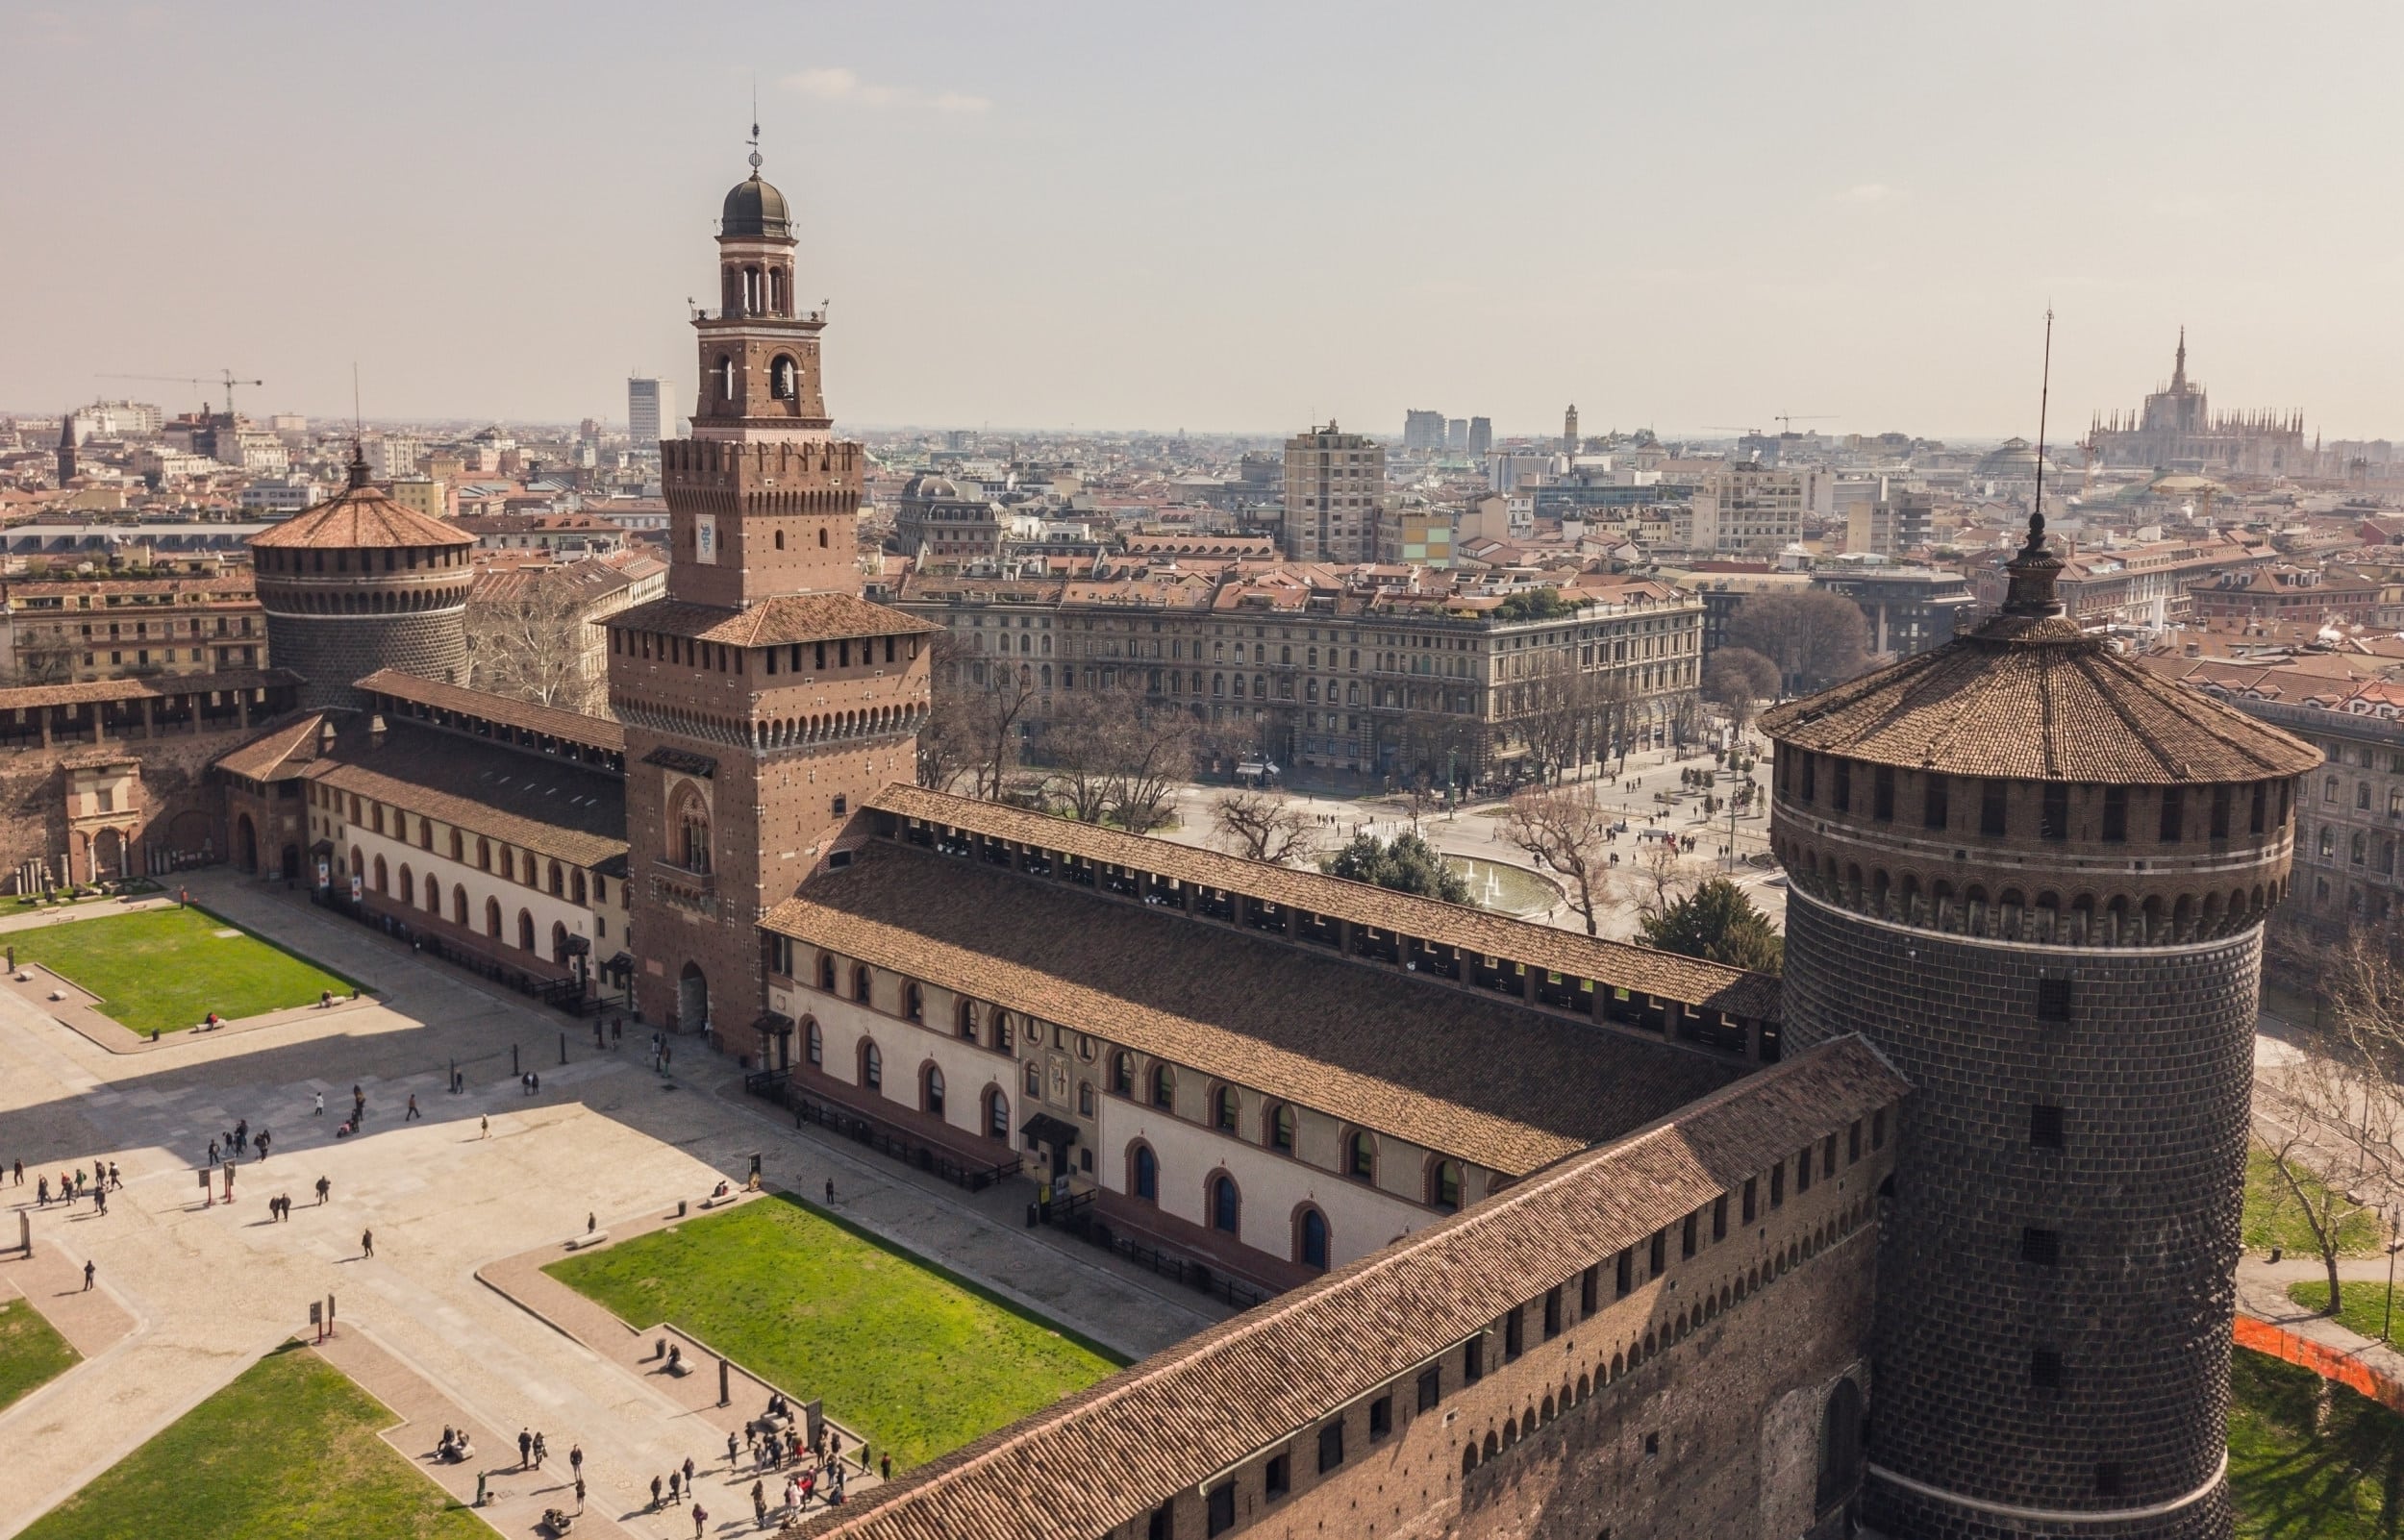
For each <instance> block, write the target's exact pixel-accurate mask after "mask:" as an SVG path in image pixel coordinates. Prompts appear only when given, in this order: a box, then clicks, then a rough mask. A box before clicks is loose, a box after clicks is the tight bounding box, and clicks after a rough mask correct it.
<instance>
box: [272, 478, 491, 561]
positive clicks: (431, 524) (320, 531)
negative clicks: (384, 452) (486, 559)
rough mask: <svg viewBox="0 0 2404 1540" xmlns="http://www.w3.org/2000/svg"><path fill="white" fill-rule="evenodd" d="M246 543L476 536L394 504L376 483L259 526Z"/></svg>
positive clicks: (443, 541)
mask: <svg viewBox="0 0 2404 1540" xmlns="http://www.w3.org/2000/svg"><path fill="white" fill-rule="evenodd" d="M249 543H250V544H251V545H253V546H255V547H256V546H263V547H270V548H274V549H279V550H303V551H309V550H315V551H337V550H342V551H361V550H382V549H384V548H385V547H388V546H391V547H410V546H414V547H417V548H419V549H424V548H427V547H439V546H459V545H474V544H475V543H476V537H475V536H474V535H472V534H466V533H464V532H463V531H461V530H459V529H457V528H455V527H453V526H452V525H449V524H446V523H444V522H443V521H442V520H440V519H430V518H428V517H426V516H425V515H424V514H423V513H420V512H418V511H417V510H416V509H413V508H410V507H407V506H406V505H403V504H400V503H396V502H394V501H392V499H391V498H390V497H389V496H388V495H386V494H385V493H384V492H383V491H381V490H379V489H378V488H376V487H373V486H354V487H349V488H346V489H345V490H343V491H342V492H341V493H339V494H338V495H337V496H335V497H332V498H330V499H328V500H327V501H325V502H323V503H320V504H318V505H317V506H316V507H315V508H310V509H302V510H301V511H299V512H298V513H295V514H293V515H292V516H291V517H290V518H288V519H286V520H285V521H284V522H283V523H281V524H278V525H275V526H273V527H271V528H269V529H265V530H263V531H261V532H260V533H259V534H254V535H252V536H251V537H250V542H249Z"/></svg>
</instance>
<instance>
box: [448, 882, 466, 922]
mask: <svg viewBox="0 0 2404 1540" xmlns="http://www.w3.org/2000/svg"><path fill="white" fill-rule="evenodd" d="M451 923H452V924H453V925H456V926H458V927H459V928H460V929H462V930H465V929H466V928H467V889H465V888H463V887H454V888H452V889H451Z"/></svg>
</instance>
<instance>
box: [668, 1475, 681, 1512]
mask: <svg viewBox="0 0 2404 1540" xmlns="http://www.w3.org/2000/svg"><path fill="white" fill-rule="evenodd" d="M684 1501H685V1476H684V1473H683V1472H682V1471H678V1470H674V1469H670V1470H669V1472H668V1473H667V1502H668V1506H670V1507H674V1506H676V1505H677V1504H678V1503H682V1502H684Z"/></svg>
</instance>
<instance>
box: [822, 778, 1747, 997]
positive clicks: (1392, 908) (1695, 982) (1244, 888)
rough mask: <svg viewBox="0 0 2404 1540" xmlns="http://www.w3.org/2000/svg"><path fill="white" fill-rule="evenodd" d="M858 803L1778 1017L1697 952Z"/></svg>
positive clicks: (1066, 827) (1309, 877)
mask: <svg viewBox="0 0 2404 1540" xmlns="http://www.w3.org/2000/svg"><path fill="white" fill-rule="evenodd" d="M868 806H869V807H877V808H881V809H883V810H884V811H886V812H889V813H897V814H900V815H901V816H904V817H909V818H921V819H925V820H927V821H929V822H931V823H938V824H949V825H951V826H953V827H954V828H959V829H971V830H976V831H978V832H982V833H986V834H989V835H991V836H993V837H994V838H997V839H1014V840H1017V841H1018V842H1020V843H1021V844H1026V845H1036V846H1039V847H1042V848H1044V849H1047V850H1056V851H1061V852H1064V853H1065V854H1068V855H1073V856H1083V857H1086V858H1087V859H1089V860H1095V861H1102V862H1106V863H1108V864H1111V865H1115V866H1123V867H1127V868H1130V869H1132V870H1135V871H1140V872H1152V873H1157V874H1159V875H1161V876H1164V877H1173V878H1177V879H1180V880H1181V881H1184V882H1198V883H1200V884H1202V885H1203V886H1206V887H1215V888H1219V889H1222V890H1224V891H1227V892H1231V893H1248V894H1251V895H1253V896H1255V897H1257V898H1262V899H1266V900H1268V901H1269V902H1270V903H1273V904H1280V905H1285V906H1288V907H1292V908H1297V909H1305V910H1308V911H1309V912H1311V913H1313V914H1326V915H1333V916H1336V917H1338V918H1340V919H1344V920H1348V921H1351V922H1353V923H1355V924H1360V925H1369V926H1375V927H1377V928H1378V929H1380V930H1385V931H1395V932H1397V933H1399V934H1403V935H1411V936H1416V937H1418V938H1419V939H1421V940H1423V941H1440V942H1444V943H1446V944H1449V945H1452V946H1457V947H1459V948H1461V949H1462V950H1463V951H1465V952H1477V953H1481V954H1483V955H1485V956H1490V957H1508V958H1510V959H1511V960H1512V961H1515V962H1523V963H1525V964H1527V965H1528V966H1529V967H1531V968H1536V967H1542V968H1548V969H1550V970H1551V971H1553V972H1554V973H1559V974H1566V975H1568V976H1571V977H1573V978H1579V979H1592V980H1595V981H1598V982H1601V983H1607V984H1613V985H1615V986H1616V987H1618V988H1621V989H1635V990H1641V991H1643V992H1644V993H1646V994H1652V995H1660V996H1662V997H1664V998H1665V999H1670V1000H1682V1001H1685V1002H1686V1003H1687V1004H1688V1005H1690V1006H1711V1007H1713V1008H1715V1009H1719V1010H1724V1011H1728V1012H1730V1013H1732V1014H1735V1015H1740V1016H1748V1017H1755V1018H1760V1019H1764V1020H1773V1019H1775V1018H1776V1017H1777V1015H1778V998H1779V997H1778V981H1777V980H1776V979H1774V978H1772V977H1770V976H1768V975H1766V974H1758V973H1747V972H1745V971H1744V970H1743V969H1741V968H1730V967H1725V966H1723V965H1721V964H1719V963H1716V962H1705V961H1703V960H1701V959H1700V958H1696V957H1682V956H1677V955H1676V954H1674V953H1668V952H1656V951H1654V950H1652V949H1651V948H1649V947H1638V946H1630V945H1628V944H1626V943H1625V942H1619V941H1603V940H1597V939H1596V938H1594V937H1592V936H1584V935H1579V934H1577V933H1575V932H1574V931H1563V930H1558V929H1556V928H1554V927H1552V926H1549V925H1538V924H1535V923H1533V922H1531V921H1527V920H1514V919H1510V918H1507V917H1505V916H1503V915H1498V914H1491V913H1489V912H1488V911H1486V910H1484V909H1477V908H1470V907H1466V906H1465V905H1459V904H1446V903H1443V902H1442V901H1440V900H1438V899H1425V898H1419V897H1416V896H1415V895H1412V894H1408V893H1395V892H1391V891H1390V890H1388V889H1386V888H1382V887H1375V886H1372V885H1370V884H1369V883H1366V882H1347V881H1345V880H1344V879H1342V878H1339V877H1329V876H1327V875H1326V874H1324V873H1321V872H1306V871H1298V870H1296V869H1295V868H1293V867H1290V866H1275V865H1270V864H1269V863H1267V862H1265V861H1254V860H1246V859H1244V858H1243V857H1239V856H1226V855H1222V854H1220V853H1219V852H1217V851H1210V850H1199V849H1196V848H1195V847H1193V846H1191V845H1180V844H1177V843H1176V842H1174V841H1172V840H1165V839H1154V838H1151V837H1148V836H1146V835H1141V834H1129V833H1123V832H1119V831H1117V830H1114V829H1102V828H1097V827H1096V826H1094V825H1092V824H1085V823H1079V822H1077V821H1075V820H1073V819H1067V818H1054V817H1051V816H1049V815H1047V814H1043V813H1037V812H1028V811H1026V810H1025V809H1023V808H1018V807H1008V806H1005V805H1004V804H1001V803H994V802H981V801H979V800H977V799H975V798H973V797H955V796H951V795H949V794H947V793H944V792H939V791H928V790H925V789H924V788H922V787H918V786H913V785H908V784H901V783H896V784H893V785H889V786H887V787H886V788H885V789H884V790H882V791H879V792H877V793H876V794H875V795H874V796H872V797H870V798H869V799H868Z"/></svg>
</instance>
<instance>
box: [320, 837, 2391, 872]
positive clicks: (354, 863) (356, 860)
mask: <svg viewBox="0 0 2404 1540" xmlns="http://www.w3.org/2000/svg"><path fill="white" fill-rule="evenodd" d="M2354 843H2355V844H2356V845H2357V846H2358V847H2359V846H2360V845H2361V844H2362V836H2361V835H2360V834H2357V835H2355V836H2354ZM2356 858H2357V859H2359V858H2360V857H2356ZM351 875H352V876H353V877H356V878H359V879H361V880H362V881H364V880H365V879H366V876H367V862H366V860H365V858H364V857H362V856H361V855H360V853H359V847H358V846H357V845H353V846H352V847H351Z"/></svg>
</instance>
